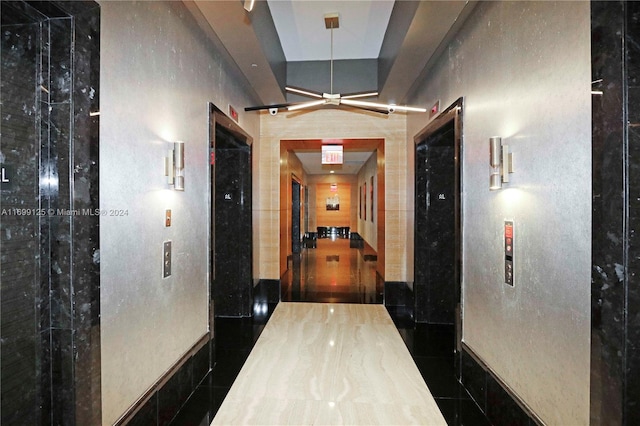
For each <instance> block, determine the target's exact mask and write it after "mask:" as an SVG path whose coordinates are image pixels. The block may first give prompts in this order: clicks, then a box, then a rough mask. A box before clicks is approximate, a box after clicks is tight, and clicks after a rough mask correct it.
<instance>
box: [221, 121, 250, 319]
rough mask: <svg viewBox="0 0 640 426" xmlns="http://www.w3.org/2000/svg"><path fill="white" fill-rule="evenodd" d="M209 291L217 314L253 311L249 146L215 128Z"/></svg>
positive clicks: (227, 315) (240, 313)
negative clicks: (210, 279) (211, 273)
mask: <svg viewBox="0 0 640 426" xmlns="http://www.w3.org/2000/svg"><path fill="white" fill-rule="evenodd" d="M212 175H213V176H214V183H213V185H212V188H214V191H213V192H214V196H213V197H212V199H213V200H214V206H213V217H214V226H213V238H214V244H212V247H213V251H214V253H213V269H214V270H213V274H214V282H213V288H212V295H213V299H214V312H215V315H216V316H226V317H242V316H250V315H251V313H252V304H253V302H252V289H253V279H252V226H251V147H250V146H249V145H248V144H247V143H246V142H245V141H244V140H243V139H242V138H241V137H239V136H238V135H236V134H234V133H232V132H230V131H228V130H227V129H225V128H224V127H222V126H220V125H216V128H215V167H214V173H213V174H212Z"/></svg>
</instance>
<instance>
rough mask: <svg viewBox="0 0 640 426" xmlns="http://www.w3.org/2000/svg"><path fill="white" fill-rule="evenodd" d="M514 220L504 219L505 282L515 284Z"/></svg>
mask: <svg viewBox="0 0 640 426" xmlns="http://www.w3.org/2000/svg"><path fill="white" fill-rule="evenodd" d="M513 243H514V234H513V221H512V220H505V221H504V282H505V284H509V285H510V286H513V285H514V283H513Z"/></svg>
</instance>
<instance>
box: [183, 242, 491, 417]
mask: <svg viewBox="0 0 640 426" xmlns="http://www.w3.org/2000/svg"><path fill="white" fill-rule="evenodd" d="M317 243H318V244H317V248H310V249H304V250H303V253H302V254H301V255H300V256H299V257H298V258H297V259H296V260H293V261H292V262H291V270H290V271H289V273H288V274H287V277H285V278H284V279H283V285H282V289H283V290H282V300H283V301H293V302H296V301H305V302H331V303H381V302H382V289H381V287H380V285H379V284H377V283H376V278H375V257H374V256H371V255H370V254H368V255H367V260H366V261H365V260H364V259H365V254H366V250H363V249H362V248H353V247H350V245H349V240H342V239H336V240H333V241H332V240H331V239H327V240H324V239H320V240H318V241H317ZM347 260H348V262H347ZM275 306H276V304H269V305H267V306H266V307H267V308H268V309H267V310H266V312H265V309H264V307H265V305H260V307H259V312H255V313H254V316H253V318H238V319H235V318H217V319H216V320H215V336H216V339H215V342H216V348H215V360H216V363H215V366H214V368H213V370H212V372H211V373H209V375H208V376H207V377H206V378H205V380H204V381H203V382H202V384H201V385H200V386H199V387H198V389H197V390H196V392H195V393H194V394H193V396H192V397H191V398H190V400H189V401H188V402H187V404H186V405H185V407H184V408H183V409H182V410H181V411H180V413H179V414H178V416H177V417H176V418H175V419H174V420H173V422H172V424H173V425H176V426H191V425H194V426H207V425H209V424H210V423H211V421H212V420H213V417H214V416H215V413H216V412H217V411H218V408H220V405H221V404H222V401H223V399H224V397H225V396H226V394H227V392H228V391H229V389H230V388H231V385H232V383H233V381H234V380H235V378H236V376H237V375H238V373H239V372H240V369H241V368H242V365H243V364H244V361H245V360H246V359H247V357H248V356H249V352H251V349H252V348H253V345H254V344H255V342H256V341H257V339H258V337H259V336H260V333H261V332H262V330H263V328H264V325H265V324H266V322H267V320H268V319H269V317H270V315H271V313H272V312H273V310H274V309H275ZM389 313H390V315H391V317H392V318H393V320H394V323H395V324H396V326H397V327H398V331H399V332H400V334H401V336H402V338H403V339H404V341H405V343H406V345H407V348H408V349H409V352H410V353H411V355H412V356H413V359H414V360H415V362H416V365H417V366H418V369H419V370H420V373H421V374H422V377H423V378H424V380H425V382H426V383H427V386H428V387H429V390H430V391H431V393H432V394H433V396H434V398H435V399H436V403H437V404H438V406H439V407H440V409H441V410H442V413H443V415H444V417H445V419H446V421H447V423H448V424H449V425H456V426H463V425H469V426H484V425H490V423H489V422H488V420H487V418H486V417H485V416H484V414H482V412H481V411H480V409H479V408H478V407H477V406H476V404H475V403H474V402H473V400H471V398H470V397H469V395H468V393H467V392H466V390H465V389H464V388H463V387H462V385H460V384H459V383H458V381H457V380H456V375H455V355H454V351H453V350H454V347H455V331H454V328H453V326H446V325H444V326H443V325H428V324H415V323H414V322H413V319H412V316H411V315H410V313H409V312H407V311H406V310H403V309H402V308H397V309H390V311H389Z"/></svg>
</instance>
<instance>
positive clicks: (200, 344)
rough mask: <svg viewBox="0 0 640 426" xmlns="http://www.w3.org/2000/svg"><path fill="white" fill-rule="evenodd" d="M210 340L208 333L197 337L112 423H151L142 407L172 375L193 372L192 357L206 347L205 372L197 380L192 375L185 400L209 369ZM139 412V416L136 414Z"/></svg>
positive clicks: (146, 404) (147, 403)
mask: <svg viewBox="0 0 640 426" xmlns="http://www.w3.org/2000/svg"><path fill="white" fill-rule="evenodd" d="M211 341H212V340H210V334H209V333H207V334H205V335H203V336H202V337H201V338H200V339H198V341H197V342H196V343H195V344H194V345H193V346H192V347H191V348H190V349H189V350H188V351H187V352H185V354H184V355H183V356H182V357H181V358H180V359H179V360H178V361H177V362H176V363H175V364H173V365H172V366H171V367H170V368H169V369H168V370H167V371H165V373H164V374H163V375H162V376H160V378H158V380H156V382H155V383H154V384H153V385H151V386H150V387H149V389H147V391H146V392H145V393H144V394H142V396H140V398H138V399H137V400H136V402H134V403H133V405H131V407H129V408H128V409H127V411H125V412H124V413H123V414H122V416H120V418H119V419H118V420H117V421H116V422H115V423H114V425H116V426H121V425H126V424H129V423H134V424H136V423H139V422H140V421H141V420H146V421H144V424H152V423H153V420H154V419H152V418H147V416H146V415H144V414H146V413H145V410H143V408H144V407H145V406H148V405H149V404H150V403H151V402H152V400H153V398H154V397H155V398H157V397H158V394H159V393H161V392H162V390H163V388H164V387H165V386H167V384H168V383H169V382H170V380H171V379H172V378H173V377H175V376H177V375H179V374H180V372H181V370H185V369H188V368H189V367H191V369H192V371H191V373H192V374H193V362H192V361H193V359H194V357H196V356H197V355H199V354H200V353H201V352H202V351H203V349H204V348H205V347H208V348H209V350H207V351H205V352H206V353H207V355H208V362H207V364H208V365H207V368H206V373H205V374H204V376H203V377H200V378H198V379H197V380H196V378H195V377H193V376H192V377H193V379H194V380H193V386H192V387H193V389H191V390H190V392H189V395H187V397H186V398H184V399H185V401H183V403H184V402H186V400H188V399H189V397H190V396H191V394H192V393H193V392H194V391H195V389H196V388H197V386H198V385H199V384H200V383H201V382H202V380H203V379H204V377H205V376H206V375H207V374H208V373H209V372H210V371H211V352H210V345H209V343H210V342H211ZM155 403H156V409H155V410H151V411H155V422H156V424H157V423H158V412H159V411H160V408H159V407H158V406H157V401H155ZM180 408H182V404H181V405H180V407H178V408H177V410H175V411H176V412H175V413H174V414H173V416H175V414H177V412H178V411H179V409H180ZM139 414H140V416H138V415H139ZM152 415H153V414H152ZM137 416H138V417H145V418H144V419H142V418H136V417H137ZM134 419H135V421H134ZM132 421H133V422H132Z"/></svg>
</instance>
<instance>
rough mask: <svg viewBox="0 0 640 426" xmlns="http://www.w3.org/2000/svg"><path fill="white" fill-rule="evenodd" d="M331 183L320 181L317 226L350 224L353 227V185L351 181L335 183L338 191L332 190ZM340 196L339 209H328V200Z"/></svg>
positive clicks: (317, 187)
mask: <svg viewBox="0 0 640 426" xmlns="http://www.w3.org/2000/svg"><path fill="white" fill-rule="evenodd" d="M332 185H334V184H331V183H318V184H316V185H315V189H316V191H315V192H316V226H349V227H351V185H350V184H349V183H340V184H337V183H336V184H335V186H336V191H335V192H332V191H331V187H332ZM335 196H337V197H339V199H340V205H339V210H327V207H326V200H327V198H330V197H335Z"/></svg>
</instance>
